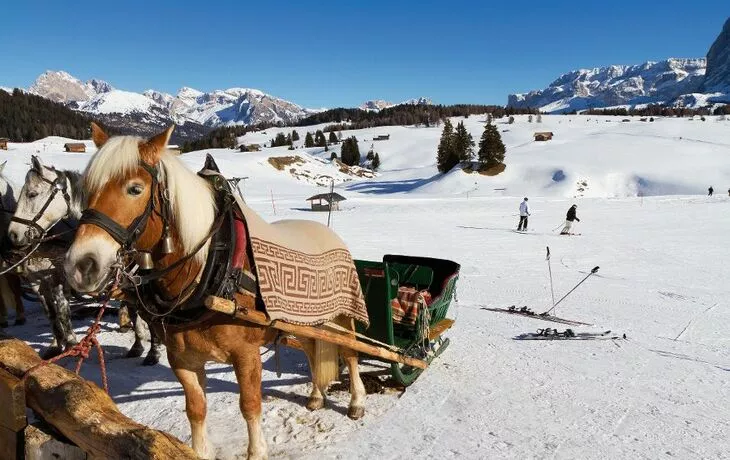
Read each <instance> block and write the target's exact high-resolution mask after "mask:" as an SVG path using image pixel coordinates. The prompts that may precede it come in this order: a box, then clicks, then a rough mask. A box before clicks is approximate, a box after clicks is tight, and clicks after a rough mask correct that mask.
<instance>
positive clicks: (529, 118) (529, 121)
mask: <svg viewBox="0 0 730 460" xmlns="http://www.w3.org/2000/svg"><path fill="white" fill-rule="evenodd" d="M527 122H528V123H532V114H530V116H528V117H527Z"/></svg>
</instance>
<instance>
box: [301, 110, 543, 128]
mask: <svg viewBox="0 0 730 460" xmlns="http://www.w3.org/2000/svg"><path fill="white" fill-rule="evenodd" d="M483 113H491V114H492V115H493V116H495V117H497V118H502V117H503V116H505V115H507V116H509V115H518V114H537V113H538V111H537V110H536V109H531V108H515V107H503V106H498V105H479V104H456V105H411V104H404V105H396V106H393V107H388V108H386V109H383V110H380V111H378V112H375V111H367V110H361V109H346V108H337V109H331V110H325V111H324V112H320V113H316V114H313V115H310V116H308V117H306V118H304V119H302V120H300V121H299V122H298V123H297V125H298V126H310V125H317V124H321V123H332V125H331V126H328V127H327V128H325V131H340V130H345V129H364V128H374V127H377V126H405V125H424V126H435V125H437V124H438V123H440V122H441V120H443V119H444V118H449V117H468V116H469V115H476V114H483ZM345 123H346V124H345Z"/></svg>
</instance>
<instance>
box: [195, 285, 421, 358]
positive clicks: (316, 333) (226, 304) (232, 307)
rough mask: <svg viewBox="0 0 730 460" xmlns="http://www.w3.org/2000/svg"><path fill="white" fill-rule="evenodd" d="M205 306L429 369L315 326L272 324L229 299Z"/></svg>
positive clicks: (209, 299) (210, 300)
mask: <svg viewBox="0 0 730 460" xmlns="http://www.w3.org/2000/svg"><path fill="white" fill-rule="evenodd" d="M205 306H206V307H207V308H208V309H210V310H213V311H217V312H220V313H226V314H228V315H231V316H234V317H235V318H238V319H241V320H244V321H248V322H251V323H254V324H259V325H262V326H269V327H272V328H274V329H279V330H281V331H284V332H289V333H290V334H294V335H299V336H302V337H307V338H310V339H315V340H322V341H324V342H329V343H334V344H335V345H340V346H342V347H345V348H350V349H352V350H355V351H359V352H362V353H366V354H368V355H371V356H374V357H377V358H381V359H384V360H386V361H395V362H397V363H401V364H407V365H409V366H413V367H417V368H419V369H426V368H427V367H428V363H427V362H425V361H422V360H420V359H416V358H411V357H409V356H403V355H400V354H398V353H395V352H393V351H390V350H387V349H385V348H381V347H376V346H373V345H369V344H367V343H363V342H358V341H357V340H355V339H354V338H352V337H348V336H346V335H345V334H344V333H343V334H339V333H336V332H330V331H327V330H324V329H321V328H318V327H314V326H299V325H297V324H291V323H284V322H282V321H273V322H272V321H271V320H270V319H268V318H267V317H266V315H265V314H264V313H262V312H260V311H256V310H251V309H248V308H239V307H238V306H236V304H235V303H234V302H232V301H230V300H228V299H222V298H220V297H215V296H208V297H207V298H206V299H205Z"/></svg>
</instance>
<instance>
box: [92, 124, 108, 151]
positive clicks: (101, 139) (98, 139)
mask: <svg viewBox="0 0 730 460" xmlns="http://www.w3.org/2000/svg"><path fill="white" fill-rule="evenodd" d="M91 138H92V139H93V140H94V145H96V148H98V149H100V148H102V146H103V145H104V144H106V141H108V140H109V135H108V134H107V133H105V132H104V130H103V129H101V126H99V125H97V124H96V123H94V122H93V121H92V122H91Z"/></svg>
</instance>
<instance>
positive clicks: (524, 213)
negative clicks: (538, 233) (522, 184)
mask: <svg viewBox="0 0 730 460" xmlns="http://www.w3.org/2000/svg"><path fill="white" fill-rule="evenodd" d="M529 215H530V206H529V205H528V204H527V197H525V199H524V200H522V203H520V223H519V224H517V231H518V232H521V231H525V232H526V231H527V217H528V216H529Z"/></svg>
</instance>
